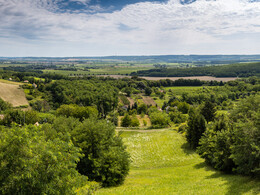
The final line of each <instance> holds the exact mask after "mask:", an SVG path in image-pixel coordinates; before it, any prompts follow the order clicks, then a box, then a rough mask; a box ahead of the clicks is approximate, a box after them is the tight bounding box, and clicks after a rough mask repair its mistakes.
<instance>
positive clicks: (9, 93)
mask: <svg viewBox="0 0 260 195" xmlns="http://www.w3.org/2000/svg"><path fill="white" fill-rule="evenodd" d="M19 85H21V83H15V82H9V81H4V82H3V81H2V80H0V98H2V99H3V100H4V101H7V102H9V103H11V104H12V105H13V106H14V107H18V106H25V105H26V106H28V105H29V103H28V101H27V99H26V97H25V94H24V91H23V89H21V88H20V87H19Z"/></svg>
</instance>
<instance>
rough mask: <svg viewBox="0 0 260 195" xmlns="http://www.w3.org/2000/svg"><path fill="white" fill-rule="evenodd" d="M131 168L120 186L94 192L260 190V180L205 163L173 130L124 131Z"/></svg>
mask: <svg viewBox="0 0 260 195" xmlns="http://www.w3.org/2000/svg"><path fill="white" fill-rule="evenodd" d="M122 137H123V139H124V142H125V143H126V145H127V147H128V151H129V152H130V154H131V160H132V163H131V171H130V174H129V176H128V177H127V178H126V181H125V183H124V184H123V185H122V186H119V187H113V188H103V189H100V190H99V191H97V192H96V194H124V195H125V194H238V195H239V194H260V181H258V180H254V179H251V178H249V177H244V176H239V175H227V174H223V173H222V172H219V171H215V170H213V169H212V168H210V167H208V166H207V165H205V163H204V160H203V159H201V158H200V157H199V156H198V155H197V154H196V153H195V152H193V151H191V150H189V149H188V147H187V144H186V141H185V138H184V136H183V135H181V134H179V133H177V132H176V131H173V130H165V131H147V132H123V133H122Z"/></svg>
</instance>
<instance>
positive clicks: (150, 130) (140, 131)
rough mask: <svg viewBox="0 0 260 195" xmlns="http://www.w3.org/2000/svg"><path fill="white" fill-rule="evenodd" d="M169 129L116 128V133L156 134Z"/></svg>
mask: <svg viewBox="0 0 260 195" xmlns="http://www.w3.org/2000/svg"><path fill="white" fill-rule="evenodd" d="M167 130H170V129H147V130H145V129H125V128H124V129H120V128H116V131H118V132H120V131H122V132H139V133H146V132H158V131H167Z"/></svg>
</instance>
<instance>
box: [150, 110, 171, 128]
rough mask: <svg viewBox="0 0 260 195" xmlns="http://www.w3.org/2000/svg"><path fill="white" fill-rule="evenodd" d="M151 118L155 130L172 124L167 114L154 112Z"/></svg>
mask: <svg viewBox="0 0 260 195" xmlns="http://www.w3.org/2000/svg"><path fill="white" fill-rule="evenodd" d="M149 117H150V119H151V123H152V126H153V127H154V128H159V127H167V126H168V125H169V123H170V118H169V116H168V114H166V113H165V112H152V113H151V114H149Z"/></svg>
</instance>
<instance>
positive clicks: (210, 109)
mask: <svg viewBox="0 0 260 195" xmlns="http://www.w3.org/2000/svg"><path fill="white" fill-rule="evenodd" d="M201 114H202V115H203V116H204V118H205V119H206V121H207V122H209V121H213V120H214V118H215V116H216V108H215V104H214V103H212V102H211V101H206V102H205V103H204V105H203V107H202V108H201Z"/></svg>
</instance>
